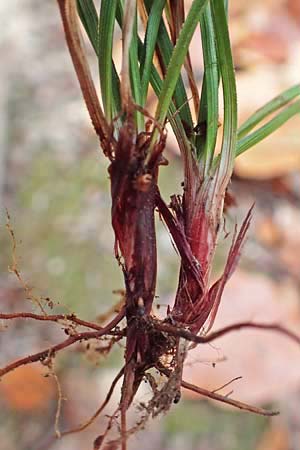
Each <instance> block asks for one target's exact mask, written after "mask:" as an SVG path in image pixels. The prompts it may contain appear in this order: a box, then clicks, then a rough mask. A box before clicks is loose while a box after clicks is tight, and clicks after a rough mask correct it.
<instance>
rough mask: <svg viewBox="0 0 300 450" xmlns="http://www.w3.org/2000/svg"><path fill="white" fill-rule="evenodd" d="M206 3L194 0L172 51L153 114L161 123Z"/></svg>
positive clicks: (203, 0)
mask: <svg viewBox="0 0 300 450" xmlns="http://www.w3.org/2000/svg"><path fill="white" fill-rule="evenodd" d="M206 3H207V0H194V2H193V3H192V6H191V8H190V10H189V13H188V15H187V17H186V20H185V22H184V24H183V26H182V29H181V32H180V35H179V37H178V40H177V43H176V46H175V48H174V50H173V52H172V56H171V59H170V63H169V65H168V68H167V73H166V76H165V79H164V81H163V86H162V91H161V94H160V97H159V102H158V106H157V109H156V114H155V116H156V119H157V120H158V121H160V122H161V123H163V122H164V121H165V118H166V116H167V113H168V109H169V105H170V103H171V100H172V96H173V94H174V90H175V87H176V84H177V81H178V79H179V75H180V70H181V67H182V65H183V62H184V60H185V58H186V54H187V52H188V49H189V45H190V42H191V39H192V37H193V35H194V32H195V29H196V26H197V24H198V22H199V20H200V17H201V14H202V13H203V9H204V6H205V4H206Z"/></svg>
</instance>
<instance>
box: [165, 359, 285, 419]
mask: <svg viewBox="0 0 300 450" xmlns="http://www.w3.org/2000/svg"><path fill="white" fill-rule="evenodd" d="M157 369H158V370H159V371H160V372H161V373H162V374H163V375H165V376H166V377H168V378H169V377H170V376H171V371H170V370H169V369H166V368H165V367H163V366H161V365H158V366H157ZM181 386H182V387H183V388H185V389H188V390H189V391H193V392H196V393H197V394H200V395H203V396H204V397H208V398H211V399H212V400H217V401H219V402H222V403H226V404H227V405H231V406H234V407H235V408H238V409H241V410H243V411H248V412H251V413H254V414H258V415H261V416H269V417H270V416H277V415H278V414H279V411H269V410H266V409H263V408H258V407H256V406H251V405H248V404H247V403H243V402H239V401H238V400H234V399H232V398H228V397H227V396H224V395H220V394H217V393H216V391H208V390H207V389H203V388H201V387H198V386H195V385H194V384H191V383H188V382H187V381H184V380H181Z"/></svg>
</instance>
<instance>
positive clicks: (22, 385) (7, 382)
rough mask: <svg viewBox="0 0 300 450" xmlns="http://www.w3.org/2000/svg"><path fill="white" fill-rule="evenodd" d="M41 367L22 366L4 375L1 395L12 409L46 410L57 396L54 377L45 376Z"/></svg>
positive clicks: (0, 386)
mask: <svg viewBox="0 0 300 450" xmlns="http://www.w3.org/2000/svg"><path fill="white" fill-rule="evenodd" d="M44 375H45V371H44V372H43V371H42V370H41V368H40V367H38V366H36V365H29V366H24V367H20V368H18V369H16V370H14V371H13V372H10V373H8V374H7V375H5V377H3V379H2V380H1V383H0V395H1V397H2V398H3V399H4V400H5V402H6V403H7V404H8V405H9V407H10V408H11V409H14V410H16V411H23V412H37V411H42V410H46V409H47V408H48V406H49V402H50V401H51V400H52V399H53V398H55V395H56V387H55V384H54V380H53V379H52V377H45V376H44Z"/></svg>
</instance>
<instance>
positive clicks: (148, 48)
mask: <svg viewBox="0 0 300 450" xmlns="http://www.w3.org/2000/svg"><path fill="white" fill-rule="evenodd" d="M165 3H166V0H154V1H153V4H152V6H151V10H150V14H149V18H148V23H147V29H146V35H145V43H144V48H145V51H144V55H143V58H142V59H141V68H140V71H141V77H142V97H143V103H145V101H146V98H147V92H148V86H149V81H150V75H151V66H152V61H153V55H154V51H155V46H156V42H157V35H158V30H159V25H160V21H161V17H162V12H163V9H164V6H165Z"/></svg>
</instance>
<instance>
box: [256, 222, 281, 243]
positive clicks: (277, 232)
mask: <svg viewBox="0 0 300 450" xmlns="http://www.w3.org/2000/svg"><path fill="white" fill-rule="evenodd" d="M256 236H257V238H258V240H259V241H260V242H261V243H262V244H263V245H266V246H268V247H278V246H280V245H281V244H282V241H283V232H282V230H281V229H280V227H279V226H278V224H276V223H275V222H274V220H273V219H272V217H271V216H267V217H264V218H263V220H262V221H261V222H260V223H258V224H257V225H256Z"/></svg>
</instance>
